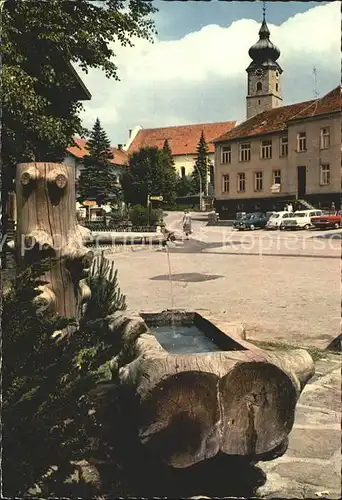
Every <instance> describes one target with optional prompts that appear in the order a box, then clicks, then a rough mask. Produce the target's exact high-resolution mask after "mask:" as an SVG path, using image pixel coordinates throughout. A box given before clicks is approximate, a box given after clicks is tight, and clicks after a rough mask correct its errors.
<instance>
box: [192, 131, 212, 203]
mask: <svg viewBox="0 0 342 500" xmlns="http://www.w3.org/2000/svg"><path fill="white" fill-rule="evenodd" d="M208 153H209V150H208V145H207V143H206V141H205V137H204V133H203V130H202V133H201V137H200V140H199V142H198V145H197V150H196V161H195V166H194V171H193V173H192V183H193V189H194V192H195V193H199V192H200V181H199V179H200V177H201V181H202V191H203V192H205V190H206V185H207V177H208V169H209V163H210V162H209V158H208Z"/></svg>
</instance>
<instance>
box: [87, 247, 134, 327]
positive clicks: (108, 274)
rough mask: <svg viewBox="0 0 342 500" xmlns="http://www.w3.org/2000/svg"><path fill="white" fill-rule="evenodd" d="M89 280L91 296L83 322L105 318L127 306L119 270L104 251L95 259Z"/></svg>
mask: <svg viewBox="0 0 342 500" xmlns="http://www.w3.org/2000/svg"><path fill="white" fill-rule="evenodd" d="M87 282H88V286H89V287H90V289H91V297H90V300H89V301H88V303H87V304H86V307H85V313H84V315H83V318H82V321H83V322H84V321H91V320H96V319H98V318H105V317H107V316H109V315H110V314H113V313H114V312H115V311H120V310H124V309H126V308H127V305H126V296H125V295H123V294H122V293H121V290H120V288H119V284H118V271H117V269H115V267H114V262H111V261H109V260H108V259H106V257H105V256H104V252H102V253H101V256H100V257H96V259H94V261H93V264H92V266H91V269H90V273H89V277H88V279H87Z"/></svg>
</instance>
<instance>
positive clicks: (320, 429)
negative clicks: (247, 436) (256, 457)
mask: <svg viewBox="0 0 342 500" xmlns="http://www.w3.org/2000/svg"><path fill="white" fill-rule="evenodd" d="M340 407H341V363H340V357H339V356H338V355H332V354H329V355H327V356H326V358H325V359H321V360H319V361H318V362H317V363H316V375H315V376H314V377H313V379H312V380H311V381H310V382H309V383H308V384H307V386H306V387H305V389H304V391H303V393H302V395H301V396H300V399H299V402H298V404H297V410H296V418H295V423H294V427H293V429H292V432H291V433H290V440H289V447H288V450H287V452H286V453H285V455H283V456H282V457H280V458H278V459H276V460H273V461H270V462H264V463H260V464H258V465H259V466H260V467H261V468H262V469H263V470H264V471H265V472H266V474H267V482H266V484H265V485H264V486H263V487H261V488H260V489H259V490H258V496H261V497H264V498H319V497H324V498H341V496H342V495H341V410H340Z"/></svg>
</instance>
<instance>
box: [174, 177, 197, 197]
mask: <svg viewBox="0 0 342 500" xmlns="http://www.w3.org/2000/svg"><path fill="white" fill-rule="evenodd" d="M191 194H194V186H193V182H192V179H191V177H190V176H185V177H178V179H177V184H176V195H177V196H180V197H182V196H189V195H191Z"/></svg>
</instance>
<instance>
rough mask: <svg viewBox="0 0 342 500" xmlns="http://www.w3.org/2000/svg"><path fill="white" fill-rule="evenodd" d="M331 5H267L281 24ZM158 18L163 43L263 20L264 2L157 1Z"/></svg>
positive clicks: (273, 19) (273, 20) (270, 18)
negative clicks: (210, 29) (239, 22)
mask: <svg viewBox="0 0 342 500" xmlns="http://www.w3.org/2000/svg"><path fill="white" fill-rule="evenodd" d="M318 3H319V4H327V3H329V2H306V1H303V2H291V1H289V2H266V15H267V20H268V22H270V23H272V24H281V23H283V22H284V21H286V20H287V19H288V18H289V17H292V16H294V15H295V14H298V13H301V12H306V11H307V10H309V9H311V8H312V7H315V6H317V4H318ZM154 4H155V6H156V7H157V8H158V10H159V12H158V13H157V14H156V15H155V16H154V19H155V23H156V27H157V30H158V35H159V38H160V40H177V39H178V38H181V37H183V36H184V35H186V34H187V33H190V32H192V31H197V30H199V29H201V28H203V26H206V25H207V24H217V25H219V26H229V25H230V24H231V23H232V22H234V21H237V20H238V19H242V18H248V19H254V20H255V21H260V20H261V19H262V2H229V1H228V2H227V1H220V0H211V1H199V2H196V1H186V2H183V1H179V0H155V1H154Z"/></svg>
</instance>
